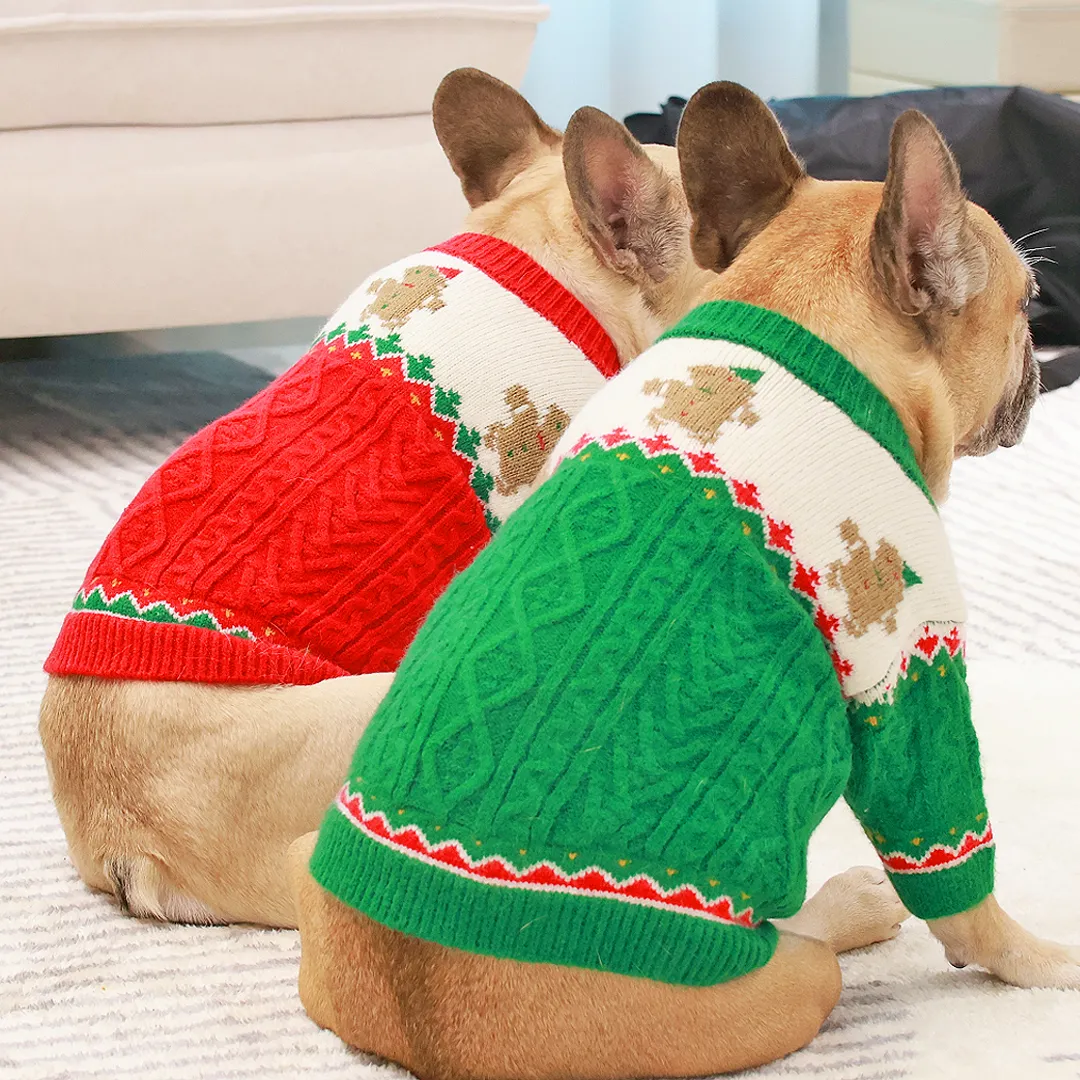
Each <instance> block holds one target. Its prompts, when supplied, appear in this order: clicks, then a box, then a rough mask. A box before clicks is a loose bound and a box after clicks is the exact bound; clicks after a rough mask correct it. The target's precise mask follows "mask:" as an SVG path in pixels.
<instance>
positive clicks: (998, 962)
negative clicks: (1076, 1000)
mask: <svg viewBox="0 0 1080 1080" xmlns="http://www.w3.org/2000/svg"><path fill="white" fill-rule="evenodd" d="M984 966H985V967H986V968H987V970H988V971H990V973H991V974H993V975H996V976H997V977H998V978H999V979H1001V980H1002V981H1003V982H1007V983H1008V984H1009V985H1010V986H1019V987H1022V988H1024V989H1025V990H1033V989H1036V988H1041V989H1044V990H1080V949H1074V948H1069V947H1068V946H1065V945H1057V944H1055V943H1054V942H1051V941H1037V942H1036V944H1035V945H1034V946H1032V945H1030V944H1029V945H1027V946H1026V947H1025V948H1021V949H1015V950H1008V951H1004V952H1002V953H1001V954H1000V955H999V956H996V957H994V958H993V959H992V960H991V962H990V963H988V964H986V965H984Z"/></svg>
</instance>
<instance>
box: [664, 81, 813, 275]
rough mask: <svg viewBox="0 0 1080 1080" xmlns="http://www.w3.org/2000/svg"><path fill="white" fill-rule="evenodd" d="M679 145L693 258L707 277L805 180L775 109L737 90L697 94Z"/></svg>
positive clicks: (726, 85)
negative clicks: (690, 224) (773, 111)
mask: <svg viewBox="0 0 1080 1080" xmlns="http://www.w3.org/2000/svg"><path fill="white" fill-rule="evenodd" d="M677 144H678V148H679V168H680V170H681V172H682V180H683V188H684V189H685V191H686V199H687V202H688V203H689V205H690V213H691V215H692V217H693V227H692V229H691V233H690V244H691V248H692V250H693V252H694V258H695V260H696V261H697V264H698V265H699V266H700V267H702V268H703V269H705V270H716V271H720V270H724V269H726V268H727V267H728V266H730V265H731V262H732V260H733V259H734V258H735V256H736V255H738V253H739V252H740V251H741V250H742V249H743V247H745V246H746V244H747V243H748V242H749V241H750V240H751V239H752V238H753V237H754V236H756V235H757V234H758V233H759V232H761V230H762V229H764V228H765V226H766V225H768V223H769V222H770V221H771V220H772V219H773V217H775V216H776V215H777V214H778V213H779V212H780V211H781V210H782V209H783V208H784V206H785V205H786V204H787V201H788V199H790V198H791V193H792V192H793V191H794V190H795V185H796V184H797V183H798V182H799V181H800V180H801V179H802V178H803V177H804V176H805V175H806V174H805V172H804V171H803V167H802V164H801V163H800V161H799V159H798V158H797V157H796V156H795V155H794V154H793V153H792V152H791V147H790V146H788V142H787V138H786V137H785V136H784V132H783V130H782V129H781V127H780V124H779V123H778V122H777V119H776V117H775V116H774V115H773V113H772V110H771V109H770V108H769V107H768V105H766V104H765V102H764V101H762V100H761V98H759V97H758V96H757V95H756V94H754V93H752V92H751V91H750V90H747V89H746V87H745V86H740V85H739V84H738V83H733V82H714V83H709V85H708V86H703V87H702V88H701V89H700V90H699V91H698V92H697V93H696V94H694V96H693V97H692V98H691V99H690V101H689V102H688V103H687V105H686V109H685V110H684V112H683V115H682V122H681V123H680V125H679V135H678V140H677Z"/></svg>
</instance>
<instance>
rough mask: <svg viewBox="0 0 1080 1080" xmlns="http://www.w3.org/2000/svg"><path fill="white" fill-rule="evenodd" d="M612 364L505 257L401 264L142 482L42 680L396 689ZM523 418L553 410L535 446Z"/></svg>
mask: <svg viewBox="0 0 1080 1080" xmlns="http://www.w3.org/2000/svg"><path fill="white" fill-rule="evenodd" d="M618 366H619V365H618V358H617V356H616V353H615V347H614V345H613V343H612V341H611V339H610V338H609V337H608V335H607V333H606V332H605V331H604V330H603V328H602V327H601V326H600V324H599V323H598V322H597V321H596V319H595V318H594V316H593V315H592V314H591V313H590V312H589V311H588V310H587V309H586V308H585V307H584V305H583V304H582V303H581V302H580V301H579V300H577V298H576V297H574V296H573V295H572V294H571V293H570V292H568V291H567V290H566V289H565V288H564V287H563V286H562V285H561V284H559V282H558V281H556V280H555V279H554V278H553V277H552V276H551V275H550V274H548V273H547V271H545V270H544V269H543V268H542V267H541V266H539V265H538V264H537V263H536V262H534V261H533V260H532V259H531V258H530V257H529V256H528V255H526V254H525V253H524V252H522V251H520V250H519V249H517V248H515V247H513V246H512V245H510V244H507V243H505V242H503V241H501V240H496V239H494V238H493V237H489V236H480V235H477V234H463V235H461V236H457V237H454V238H453V239H451V240H449V241H447V242H446V243H444V244H440V245H438V246H437V247H435V248H432V249H430V250H428V251H425V252H421V253H420V254H418V255H413V256H410V257H408V258H405V259H402V260H399V261H398V262H397V263H394V264H393V265H391V266H389V267H387V268H386V269H384V270H382V271H380V272H379V273H378V274H377V275H373V277H372V278H371V279H369V280H368V281H366V282H364V283H363V284H362V285H361V286H360V287H359V288H358V289H357V290H356V292H355V293H354V294H353V295H352V296H351V297H350V298H349V299H348V300H347V301H346V302H345V304H344V305H343V307H342V308H341V309H340V310H339V311H338V313H337V314H336V315H335V316H334V317H333V319H332V320H331V321H330V322H329V323H328V324H327V326H326V329H325V330H324V331H323V333H322V334H321V335H320V337H319V339H318V340H317V341H316V342H315V344H314V346H313V347H312V349H311V351H310V352H308V354H307V355H306V356H305V357H303V359H301V360H300V361H299V362H298V363H297V364H296V365H294V366H293V367H292V368H291V369H290V370H289V371H288V372H286V373H285V374H284V375H282V376H281V377H280V378H279V379H277V380H275V381H274V382H273V383H272V384H271V385H270V386H268V387H267V388H266V389H265V390H263V391H262V392H261V393H259V394H257V395H256V396H255V397H254V398H252V399H251V401H249V402H247V403H246V404H245V405H242V406H241V407H240V408H239V409H236V410H235V411H234V412H232V413H230V414H229V415H228V416H225V417H222V418H221V419H220V420H218V421H216V422H215V423H213V424H211V425H210V426H209V427H207V428H205V429H204V430H203V431H201V432H199V433H198V434H197V435H195V436H194V437H193V438H191V439H189V440H188V441H187V442H186V443H185V444H184V445H183V446H181V447H180V449H179V450H177V451H176V453H175V454H173V455H172V457H170V458H169V460H168V461H166V462H165V464H164V465H162V466H161V468H160V469H158V471H157V472H156V473H154V475H153V476H152V477H151V478H150V479H149V480H148V481H147V483H146V485H145V486H144V487H143V489H142V490H141V491H140V492H139V494H138V495H137V496H136V497H135V500H134V502H133V503H132V504H131V505H130V506H129V507H128V509H127V510H126V511H125V512H124V514H123V516H122V517H121V519H120V521H119V522H118V523H117V525H116V526H115V527H114V529H113V530H112V532H111V533H110V534H109V537H108V538H107V539H106V541H105V544H104V546H103V547H102V549H101V551H100V552H99V553H98V555H97V557H96V558H95V560H94V562H93V564H92V565H91V567H90V570H89V572H88V573H87V575H86V578H85V580H84V582H83V587H82V589H81V590H80V591H79V594H78V596H77V597H76V599H75V603H74V605H73V607H72V610H71V612H70V613H69V614H68V616H67V617H66V619H65V621H64V625H63V627H62V629H61V632H60V637H59V639H58V641H57V643H56V645H55V647H54V648H53V651H52V654H51V655H50V657H49V659H48V661H47V662H46V670H47V671H49V672H50V673H53V674H63V675H96V676H101V677H105V678H121V679H179V680H186V681H196V682H214V683H311V682H318V681H319V680H321V679H325V678H331V677H334V676H338V675H346V674H360V673H363V672H370V671H392V670H394V669H395V668H396V667H397V664H398V662H399V661H400V659H401V657H402V655H403V653H404V652H405V649H406V648H407V647H408V644H409V642H410V641H411V640H412V638H413V635H414V634H415V632H416V629H417V627H418V626H419V625H420V623H421V622H422V621H423V619H424V616H425V615H426V614H427V613H428V611H429V610H430V608H431V605H432V604H433V603H434V602H435V598H436V597H437V596H438V595H439V593H441V592H442V590H443V589H444V588H445V587H446V585H447V583H448V582H449V581H450V579H451V578H452V577H453V575H454V574H455V573H457V572H458V571H459V570H461V569H462V568H464V567H465V566H466V565H468V563H469V562H471V561H472V559H473V557H474V556H475V555H476V553H477V552H478V551H479V550H480V548H481V547H482V546H483V545H484V544H485V543H486V542H487V540H488V539H489V537H490V535H491V533H492V532H493V531H494V530H495V529H497V528H498V526H499V524H500V522H501V521H502V519H503V518H505V517H506V515H507V514H509V513H510V512H511V511H512V510H513V509H514V508H515V507H516V506H517V505H518V504H520V503H521V502H522V501H523V500H524V499H525V498H526V496H527V495H528V494H529V492H530V491H531V490H532V488H533V487H535V486H536V484H537V483H538V475H539V473H540V469H541V467H542V466H543V464H544V462H545V461H546V460H547V458H548V456H549V455H550V454H551V452H552V450H553V449H554V445H555V443H556V442H557V440H558V436H559V435H560V434H561V432H562V430H564V429H565V427H566V425H567V424H568V423H569V421H570V417H571V416H572V415H573V414H574V413H575V412H577V410H578V409H580V408H581V406H582V405H584V403H585V402H586V400H588V398H589V397H590V396H591V395H592V394H593V393H594V392H595V391H596V390H597V389H598V388H599V387H600V386H602V385H603V383H604V379H605V377H607V376H610V375H612V374H614V373H615V371H617V370H618ZM525 402H528V407H529V408H531V409H532V414H531V415H532V416H534V417H535V416H537V415H539V414H538V412H537V410H543V411H544V416H545V419H544V420H543V421H542V422H534V423H533V424H532V427H531V428H530V425H529V423H528V422H527V420H528V418H527V417H526V418H524V419H522V418H519V417H518V416H517V414H516V413H515V409H517V408H518V406H519V405H521V404H523V403H525ZM503 427H506V428H507V429H513V431H514V435H515V438H516V442H515V445H514V446H513V447H508V448H506V452H503V453H502V454H501V455H500V449H499V447H498V446H497V445H496V446H494V447H492V446H489V445H488V443H487V440H486V438H485V433H490V432H493V431H496V430H502V428H503ZM522 446H524V449H521V448H522ZM508 454H509V456H508ZM511 462H512V463H513V465H512V466H511ZM522 464H523V465H524V466H525V467H524V468H522V467H521V466H522Z"/></svg>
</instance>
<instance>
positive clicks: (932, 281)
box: [870, 109, 989, 316]
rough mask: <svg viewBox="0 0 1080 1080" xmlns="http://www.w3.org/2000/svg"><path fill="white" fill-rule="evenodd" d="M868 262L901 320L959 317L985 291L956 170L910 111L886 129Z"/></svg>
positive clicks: (940, 142) (929, 127)
mask: <svg viewBox="0 0 1080 1080" xmlns="http://www.w3.org/2000/svg"><path fill="white" fill-rule="evenodd" d="M870 258H871V261H872V262H873V265H874V269H875V271H876V272H877V275H878V279H879V280H880V282H881V284H882V286H883V287H884V290H885V293H886V295H887V296H888V298H889V299H890V300H891V301H892V303H893V304H894V305H895V306H896V308H897V309H898V310H899V311H900V312H901V313H902V314H904V315H912V316H915V315H922V314H924V313H927V312H932V311H935V310H936V311H941V312H946V311H959V310H960V308H962V307H963V306H964V305H965V304H966V303H967V302H968V300H970V299H971V297H973V296H975V295H977V294H978V293H980V292H982V291H983V289H985V288H986V283H987V279H988V273H989V268H988V265H987V256H986V251H985V249H984V248H983V246H982V244H981V243H980V242H979V239H978V237H977V235H976V234H975V230H974V229H973V228H972V227H971V225H970V224H969V222H968V212H967V196H966V195H965V194H964V189H963V188H962V187H961V185H960V170H959V169H958V168H957V165H956V160H955V158H954V157H953V156H952V154H951V153H950V152H949V148H948V147H947V146H946V145H945V141H944V139H942V137H941V134H940V133H939V132H938V129H937V128H936V127H934V125H933V123H932V122H931V121H930V120H929V119H928V118H927V117H926V116H924V115H923V114H922V113H921V112H918V111H917V110H915V109H909V110H908V111H907V112H906V113H904V114H903V115H902V116H900V117H899V118H898V119H897V121H896V123H895V124H894V125H893V130H892V141H891V145H890V148H889V171H888V175H887V176H886V177H885V188H884V191H883V192H882V196H881V209H880V210H878V213H877V217H876V219H875V220H874V235H873V239H872V240H871V243H870Z"/></svg>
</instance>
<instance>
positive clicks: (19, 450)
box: [0, 355, 1080, 1080]
mask: <svg viewBox="0 0 1080 1080" xmlns="http://www.w3.org/2000/svg"><path fill="white" fill-rule="evenodd" d="M265 381H266V376H265V375H263V374H261V373H260V372H258V371H256V370H255V369H253V368H250V367H247V366H246V365H244V364H240V363H237V362H236V361H233V360H230V359H228V358H225V357H220V356H210V355H204V356H190V355H189V356H183V357H179V356H178V357H160V356H159V357H153V358H151V359H145V358H144V359H138V358H135V359H115V360H110V361H87V360H79V361H39V362H34V363H28V362H16V363H8V364H0V582H2V590H3V598H4V599H3V602H2V603H0V782H2V794H0V1077H3V1078H4V1080H6V1078H7V1077H12V1078H18V1080H59V1078H65V1077H101V1078H103V1080H105V1078H108V1080H121V1078H128V1077H130V1078H135V1077H138V1078H139V1080H164V1078H173V1077H175V1078H178V1080H179V1078H183V1080H188V1078H204V1077H205V1078H207V1080H211V1078H212V1080H224V1078H229V1077H267V1076H281V1077H303V1076H318V1077H325V1078H332V1077H348V1078H352V1080H360V1078H363V1080H370V1078H373V1077H376V1076H380V1075H381V1076H389V1075H391V1074H393V1075H394V1076H398V1077H399V1076H402V1075H403V1074H401V1072H400V1070H396V1069H394V1068H392V1067H390V1066H386V1065H380V1064H375V1063H373V1062H371V1061H369V1060H368V1059H366V1058H364V1057H362V1056H359V1055H355V1054H352V1053H350V1052H348V1051H346V1050H345V1049H344V1048H343V1047H342V1046H341V1045H340V1044H339V1043H338V1041H337V1040H336V1039H335V1038H334V1037H332V1036H330V1035H328V1034H326V1033H325V1032H320V1031H318V1030H317V1029H315V1028H314V1026H313V1025H311V1024H310V1023H309V1022H308V1020H307V1019H306V1017H305V1015H304V1013H303V1011H302V1010H301V1008H300V1006H299V1003H298V1001H297V998H296V994H295V978H296V968H297V960H298V943H297V939H296V935H295V934H293V933H291V932H268V931H261V930H253V929H247V928H240V927H225V928H214V929H191V928H186V927H175V926H168V927H165V926H158V925H150V924H143V923H139V922H137V921H135V920H132V919H129V918H125V917H122V916H121V915H119V914H118V913H117V912H116V910H115V908H114V906H113V904H112V903H111V902H110V901H109V900H108V899H106V898H105V897H102V896H99V895H92V894H90V893H88V892H87V891H86V890H85V889H84V888H83V886H82V885H81V884H80V882H79V881H78V879H77V878H76V876H75V874H74V873H73V871H72V869H71V867H70V866H69V864H68V862H67V859H66V856H65V849H64V842H63V836H62V834H61V831H60V828H59V825H58V823H57V821H56V818H55V815H54V813H53V811H52V807H51V803H50V800H49V795H48V785H47V781H46V776H45V768H44V763H43V760H42V756H41V751H40V748H39V746H38V742H37V735H36V717H35V713H36V708H37V703H38V699H39V697H40V694H41V690H42V686H43V681H44V679H43V676H42V675H41V672H40V665H41V661H42V659H43V657H44V656H45V654H46V652H47V651H48V648H49V646H50V644H51V642H52V639H53V637H54V635H55V633H56V630H57V627H58V626H59V623H60V620H61V618H62V616H63V613H64V611H65V609H66V607H67V605H68V603H69V601H70V598H71V596H72V594H73V593H74V591H75V589H76V587H77V585H78V584H79V580H80V578H81V575H82V573H83V571H84V569H85V567H86V564H87V563H88V561H89V559H90V558H91V557H92V555H93V554H94V552H95V550H96V549H97V547H98V545H99V544H100V542H101V539H102V538H103V536H104V534H105V533H106V531H107V530H108V529H109V527H110V526H111V525H112V523H113V521H114V520H115V518H116V517H117V515H118V514H119V513H120V511H121V510H122V509H123V507H124V505H125V504H126V503H127V501H128V500H129V499H130V497H131V496H132V495H133V494H134V492H135V490H136V489H137V487H138V486H139V484H140V483H141V482H142V480H143V479H144V478H145V477H146V475H147V474H148V473H149V472H150V470H151V469H152V468H153V466H154V465H155V464H156V463H157V462H158V461H160V460H161V459H162V457H163V456H164V455H165V454H166V453H168V452H169V451H170V450H171V449H172V448H173V447H175V446H176V445H177V444H178V443H179V441H180V440H181V439H182V438H183V435H184V433H185V432H188V431H191V430H194V429H195V428H196V427H198V426H200V425H201V424H204V423H206V422H207V421H209V420H210V419H211V418H213V417H214V416H217V415H219V414H220V413H221V412H224V411H226V410H227V409H229V408H231V407H232V406H233V405H234V404H236V403H238V402H239V401H241V400H243V399H244V398H246V397H248V396H249V395H250V394H252V393H253V392H255V391H256V390H257V389H258V388H259V387H260V386H261V385H263V383H264V382H265ZM1077 462H1080V385H1077V386H1073V387H1070V388H1068V389H1064V390H1060V391H1057V392H1055V393H1054V394H1052V395H1049V396H1048V397H1046V398H1044V399H1043V401H1042V402H1041V403H1040V405H1039V407H1038V410H1037V412H1036V415H1035V417H1034V420H1033V423H1032V429H1031V433H1030V436H1029V439H1028V441H1027V442H1026V443H1025V445H1024V446H1023V447H1021V448H1019V449H1017V450H1012V451H1007V452H1003V453H1001V454H998V455H995V456H994V457H992V458H990V459H988V460H982V461H973V462H963V463H961V465H960V466H959V467H958V469H957V473H956V481H955V485H954V497H953V499H952V501H951V502H950V504H949V507H948V511H947V514H946V517H947V520H948V522H949V526H950V530H951V532H952V535H953V537H954V541H955V545H956V550H957V557H958V561H959V563H960V567H961V573H962V576H963V578H964V581H965V585H966V587H967V590H968V593H969V598H970V604H971V615H972V625H971V628H970V643H969V645H970V655H971V656H973V657H975V658H976V659H975V661H974V663H973V688H974V693H975V696H976V701H977V706H978V708H979V713H978V717H979V726H980V729H981V731H982V734H983V741H984V757H985V761H986V771H987V784H988V788H989V791H990V800H991V807H992V808H993V812H994V817H995V830H996V831H997V833H998V835H999V839H1000V855H999V861H1000V867H1001V872H1000V885H999V894H1000V895H1001V896H1002V898H1003V900H1004V901H1005V902H1006V903H1007V906H1009V907H1011V908H1012V909H1013V910H1014V912H1015V913H1016V914H1017V915H1019V916H1022V917H1023V918H1024V919H1025V920H1026V921H1027V922H1028V923H1029V924H1030V925H1031V928H1032V929H1034V930H1036V931H1039V932H1042V933H1045V934H1048V935H1056V936H1059V937H1064V938H1069V937H1072V938H1074V939H1080V909H1078V906H1077V902H1076V898H1077V897H1078V896H1080V840H1078V839H1077V836H1076V830H1075V828H1071V827H1070V824H1069V823H1070V822H1072V821H1075V818H1076V805H1077V800H1076V796H1075V784H1074V781H1073V772H1074V771H1075V769H1076V762H1077V760H1080V757H1078V753H1077V751H1078V750H1080V735H1078V734H1077V730H1076V723H1075V720H1076V702H1077V701H1078V700H1080V570H1078V560H1077V547H1076V540H1075V538H1076V536H1077V535H1078V534H1080V469H1078V466H1077ZM1055 826H1056V827H1055ZM870 858H871V854H870V852H869V849H868V847H867V845H866V843H865V841H864V839H863V837H862V836H861V834H860V833H859V831H858V829H857V828H856V827H855V825H854V823H853V821H852V820H851V819H850V817H849V816H848V815H847V814H846V812H844V811H842V810H838V811H837V812H836V813H835V814H834V815H833V816H831V817H830V819H829V820H828V821H827V823H826V824H825V826H823V827H822V829H821V830H820V831H819V833H818V835H817V836H816V837H815V841H814V848H813V852H812V876H813V883H814V884H817V883H819V882H820V881H821V880H822V879H823V878H824V877H826V876H827V875H828V874H830V873H833V872H835V871H837V870H840V869H842V868H844V867H845V866H846V865H849V864H851V863H852V862H867V861H868V859H870ZM844 967H845V975H846V979H847V986H846V989H845V992H844V996H843V999H842V1001H841V1003H840V1005H839V1007H838V1008H837V1010H836V1011H835V1013H834V1014H833V1016H832V1017H831V1018H830V1020H829V1022H828V1024H827V1027H826V1029H825V1031H824V1032H823V1033H822V1035H821V1036H820V1037H819V1039H818V1040H817V1041H816V1042H815V1043H814V1044H813V1045H812V1046H811V1047H810V1048H808V1049H807V1050H806V1051H804V1052H802V1053H801V1054H797V1055H795V1056H793V1057H791V1058H789V1059H787V1060H785V1061H783V1062H779V1063H777V1064H776V1065H774V1066H771V1067H769V1068H767V1069H765V1070H762V1071H761V1072H760V1073H758V1074H757V1075H760V1076H763V1077H786V1076H806V1077H813V1078H819V1077H820V1078H823V1080H888V1078H894V1077H895V1078H904V1077H918V1078H923V1077H925V1078H927V1080H931V1078H932V1080H943V1078H952V1077H963V1078H968V1077H970V1078H972V1080H975V1078H978V1080H983V1078H985V1077H1016V1078H1024V1080H1063V1078H1070V1077H1077V1076H1080V995H1073V994H1057V993H1048V992H1020V991H1011V990H1008V989H1005V988H1002V987H1000V986H997V985H996V984H994V983H992V982H991V981H990V980H988V979H986V978H984V977H983V976H981V975H980V974H979V973H978V972H964V973H956V972H953V971H952V970H951V969H949V968H948V966H947V965H946V964H945V963H944V961H943V958H942V956H941V953H940V950H939V949H938V948H937V947H936V945H935V944H934V942H933V941H932V940H931V939H930V938H929V935H928V934H927V933H926V930H925V928H924V927H922V926H918V925H911V924H908V925H907V926H906V927H905V929H904V931H903V933H902V934H901V937H900V938H899V939H898V940H897V941H896V942H893V943H890V944H888V945H886V946H883V947H880V948H878V949H874V950H868V951H865V952H863V953H861V954H856V955H853V956H850V957H848V958H846V959H845V962H844Z"/></svg>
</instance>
